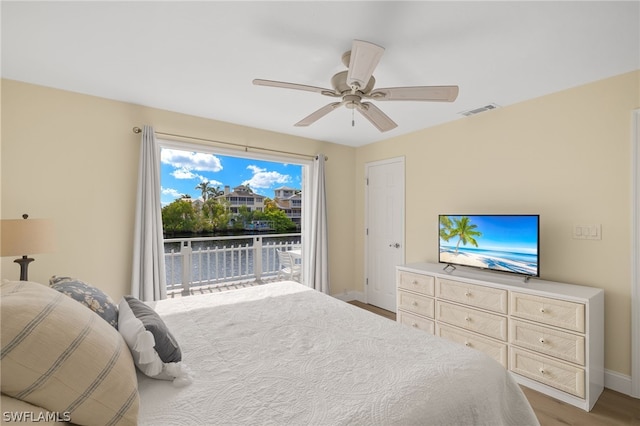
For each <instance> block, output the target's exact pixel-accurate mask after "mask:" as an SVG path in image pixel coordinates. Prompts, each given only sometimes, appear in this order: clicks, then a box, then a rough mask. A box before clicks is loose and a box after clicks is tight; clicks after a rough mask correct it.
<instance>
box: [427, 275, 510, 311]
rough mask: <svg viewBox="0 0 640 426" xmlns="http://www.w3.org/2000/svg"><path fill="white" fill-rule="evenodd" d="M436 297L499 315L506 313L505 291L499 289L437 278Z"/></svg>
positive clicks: (506, 298)
mask: <svg viewBox="0 0 640 426" xmlns="http://www.w3.org/2000/svg"><path fill="white" fill-rule="evenodd" d="M436 295H437V296H438V297H439V298H442V299H447V300H451V301H453V302H460V303H464V304H465V305H471V306H475V307H477V308H482V309H487V310H490V311H494V312H498V313H501V314H506V313H507V300H508V297H507V291H506V290H502V289H499V288H491V287H485V286H481V285H475V284H468V283H464V282H461V281H452V280H446V279H442V278H438V279H437V280H436Z"/></svg>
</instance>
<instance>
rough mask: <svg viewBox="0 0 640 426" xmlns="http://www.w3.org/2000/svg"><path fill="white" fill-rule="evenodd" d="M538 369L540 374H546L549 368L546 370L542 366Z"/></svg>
mask: <svg viewBox="0 0 640 426" xmlns="http://www.w3.org/2000/svg"><path fill="white" fill-rule="evenodd" d="M538 371H539V372H540V374H546V372H547V370H545V369H544V368H542V367H540V368H538Z"/></svg>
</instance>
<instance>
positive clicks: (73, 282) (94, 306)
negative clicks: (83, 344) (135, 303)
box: [49, 275, 118, 330]
mask: <svg viewBox="0 0 640 426" xmlns="http://www.w3.org/2000/svg"><path fill="white" fill-rule="evenodd" d="M49 286H50V287H51V288H52V289H54V290H56V291H59V292H60V293H63V294H65V295H67V296H69V297H70V298H72V299H74V300H76V301H78V302H80V303H82V304H83V305H85V306H86V307H87V308H89V309H91V310H92V311H93V312H95V313H96V314H98V315H100V317H101V318H102V319H103V320H105V321H106V322H108V323H109V324H110V325H111V326H112V327H113V328H115V329H116V330H117V329H118V305H116V304H115V302H114V301H113V300H111V298H110V297H109V296H108V295H107V294H106V293H105V292H103V291H102V290H100V289H99V288H96V287H94V286H92V285H89V284H87V283H85V282H83V281H80V280H78V279H76V278H71V277H58V276H56V275H54V276H52V277H51V278H50V279H49Z"/></svg>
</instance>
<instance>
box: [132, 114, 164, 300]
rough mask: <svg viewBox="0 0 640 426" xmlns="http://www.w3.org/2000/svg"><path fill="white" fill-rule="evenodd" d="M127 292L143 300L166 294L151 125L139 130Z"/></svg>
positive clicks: (157, 170) (156, 152)
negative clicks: (138, 165) (131, 252)
mask: <svg viewBox="0 0 640 426" xmlns="http://www.w3.org/2000/svg"><path fill="white" fill-rule="evenodd" d="M131 294H132V295H133V296H135V297H137V298H138V299H140V300H145V301H149V300H160V299H166V297H167V285H166V278H165V270H164V242H163V237H162V206H161V203H160V147H159V145H158V144H157V142H156V135H155V133H154V131H153V127H151V126H144V128H143V129H142V144H141V146H140V169H139V171H138V197H137V202H136V224H135V230H134V241H133V274H132V278H131Z"/></svg>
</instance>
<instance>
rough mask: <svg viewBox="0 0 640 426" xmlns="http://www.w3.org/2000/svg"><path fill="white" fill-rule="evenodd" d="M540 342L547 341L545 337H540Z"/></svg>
mask: <svg viewBox="0 0 640 426" xmlns="http://www.w3.org/2000/svg"><path fill="white" fill-rule="evenodd" d="M539 342H540V343H547V341H546V340H545V339H544V337H541V338H540V339H539Z"/></svg>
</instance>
